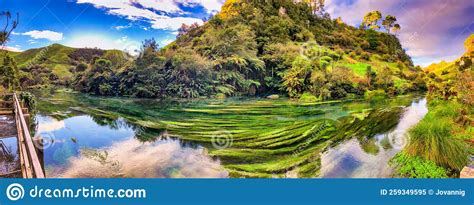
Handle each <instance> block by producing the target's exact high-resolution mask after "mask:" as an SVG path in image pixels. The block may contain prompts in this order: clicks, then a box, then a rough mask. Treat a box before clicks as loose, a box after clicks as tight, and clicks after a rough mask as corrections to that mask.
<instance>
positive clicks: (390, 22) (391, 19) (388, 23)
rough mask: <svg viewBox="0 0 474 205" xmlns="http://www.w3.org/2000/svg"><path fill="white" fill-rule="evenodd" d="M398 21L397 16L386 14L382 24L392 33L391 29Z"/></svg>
mask: <svg viewBox="0 0 474 205" xmlns="http://www.w3.org/2000/svg"><path fill="white" fill-rule="evenodd" d="M396 21H397V17H395V16H392V15H387V16H385V19H384V20H383V21H382V26H383V27H384V28H385V30H386V31H387V33H390V30H391V29H392V27H393V26H394V24H395V22H396Z"/></svg>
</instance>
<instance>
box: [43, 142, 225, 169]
mask: <svg viewBox="0 0 474 205" xmlns="http://www.w3.org/2000/svg"><path fill="white" fill-rule="evenodd" d="M227 176H228V173H227V172H226V171H224V170H223V168H222V167H221V166H220V163H219V162H218V161H215V160H213V159H211V158H210V157H208V156H207V155H206V153H205V151H204V149H202V148H199V149H194V148H190V147H185V146H182V145H181V144H180V142H179V141H177V140H170V139H168V140H159V141H157V142H153V143H150V142H148V143H141V142H139V141H137V140H135V139H129V140H126V141H123V142H118V143H114V144H113V145H112V146H111V147H109V148H106V149H101V150H91V149H83V150H81V155H79V156H77V157H73V158H71V159H70V163H69V166H67V167H66V168H62V169H61V168H58V169H55V170H53V171H52V172H51V173H50V177H65V178H89V177H97V178H115V177H126V178H183V177H184V178H221V177H227Z"/></svg>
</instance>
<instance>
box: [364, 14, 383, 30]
mask: <svg viewBox="0 0 474 205" xmlns="http://www.w3.org/2000/svg"><path fill="white" fill-rule="evenodd" d="M381 19H382V13H380V11H371V12H369V13H367V14H365V16H364V21H363V22H362V24H363V25H364V27H365V28H370V29H374V30H378V29H380V26H379V21H380V20H381Z"/></svg>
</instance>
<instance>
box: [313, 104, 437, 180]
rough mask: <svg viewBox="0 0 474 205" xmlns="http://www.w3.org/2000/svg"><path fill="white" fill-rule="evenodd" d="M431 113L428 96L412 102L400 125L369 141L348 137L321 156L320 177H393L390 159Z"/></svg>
mask: <svg viewBox="0 0 474 205" xmlns="http://www.w3.org/2000/svg"><path fill="white" fill-rule="evenodd" d="M427 112H428V108H427V106H426V99H422V100H419V101H413V102H412V104H411V105H410V106H409V107H407V108H406V109H405V111H404V113H403V115H402V117H401V118H400V121H399V123H398V124H397V126H396V127H395V128H394V129H393V130H392V131H390V132H389V133H384V134H378V135H376V136H374V138H371V139H368V140H367V141H361V140H359V139H360V138H354V139H351V140H348V141H346V142H344V143H342V144H340V145H338V146H336V147H334V148H331V149H329V150H328V151H327V152H325V153H324V154H323V155H322V157H321V165H322V166H321V176H322V177H326V178H347V177H349V178H374V177H390V176H391V171H392V170H391V169H390V167H389V166H388V161H389V160H390V159H391V158H392V157H393V156H394V155H395V154H396V153H398V152H399V151H400V150H401V149H403V147H404V146H405V145H406V144H407V142H408V137H407V131H408V129H410V128H411V127H412V126H413V125H415V124H416V123H418V122H419V121H420V120H421V119H422V118H423V117H424V116H425V115H426V113H427Z"/></svg>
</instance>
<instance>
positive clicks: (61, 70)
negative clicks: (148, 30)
mask: <svg viewBox="0 0 474 205" xmlns="http://www.w3.org/2000/svg"><path fill="white" fill-rule="evenodd" d="M89 53H93V54H97V57H100V58H105V59H109V60H111V61H112V63H113V64H114V65H117V66H120V65H123V64H124V63H125V62H126V61H127V56H128V54H125V53H123V52H122V51H119V50H100V49H95V48H71V47H67V46H64V45H61V44H51V45H49V46H46V47H41V48H33V49H29V50H26V51H23V52H11V51H8V55H10V56H12V57H14V59H15V61H16V63H17V65H18V67H19V68H20V69H21V70H23V71H25V72H28V71H29V70H27V68H28V67H35V66H41V67H45V68H46V69H47V70H48V71H51V72H52V73H53V74H54V75H55V76H57V78H58V83H65V82H64V81H69V80H70V79H71V78H72V77H73V76H74V69H73V68H74V67H75V66H76V65H77V64H79V63H80V62H83V61H90V60H91V59H92V57H93V55H91V56H88V57H86V56H87V55H88V54H89ZM2 58H3V55H2V56H1V57H0V60H2ZM84 58H85V59H84ZM87 63H89V62H87Z"/></svg>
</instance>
